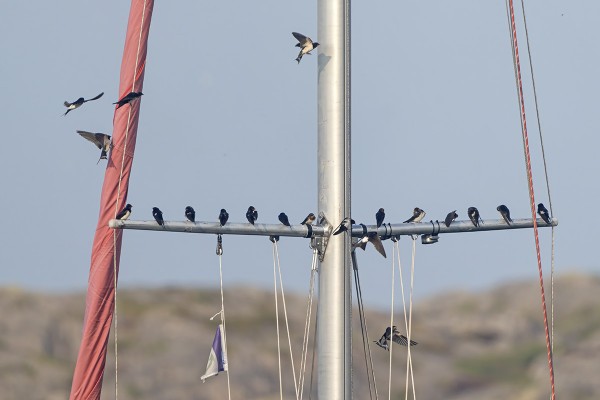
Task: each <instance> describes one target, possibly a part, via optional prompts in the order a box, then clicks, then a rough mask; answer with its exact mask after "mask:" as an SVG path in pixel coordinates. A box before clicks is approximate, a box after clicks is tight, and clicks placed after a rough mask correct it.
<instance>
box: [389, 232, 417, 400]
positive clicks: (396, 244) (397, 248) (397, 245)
mask: <svg viewBox="0 0 600 400" xmlns="http://www.w3.org/2000/svg"><path fill="white" fill-rule="evenodd" d="M392 252H393V253H395V254H396V256H397V257H398V275H399V276H400V290H401V292H402V308H403V311H404V331H405V332H406V334H407V335H408V319H407V317H406V300H405V299H406V296H405V295H404V280H403V278H402V263H401V260H400V242H399V241H398V240H396V241H395V242H394V247H393V248H392ZM392 256H394V254H392ZM409 344H410V342H409ZM406 356H407V358H408V357H409V353H407V355H406ZM408 361H409V369H407V370H406V379H407V381H408V374H409V373H410V376H411V377H412V376H413V366H412V357H410V358H408ZM412 382H413V393H414V391H415V389H414V385H415V384H414V379H412ZM406 390H407V391H408V384H407V385H406ZM407 395H408V394H407Z"/></svg>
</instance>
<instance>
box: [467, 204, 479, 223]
mask: <svg viewBox="0 0 600 400" xmlns="http://www.w3.org/2000/svg"><path fill="white" fill-rule="evenodd" d="M467 215H468V216H469V219H470V220H471V222H472V223H473V225H474V226H479V221H480V220H481V221H482V222H483V220H482V219H481V217H480V216H479V210H477V208H475V207H469V209H468V210H467Z"/></svg>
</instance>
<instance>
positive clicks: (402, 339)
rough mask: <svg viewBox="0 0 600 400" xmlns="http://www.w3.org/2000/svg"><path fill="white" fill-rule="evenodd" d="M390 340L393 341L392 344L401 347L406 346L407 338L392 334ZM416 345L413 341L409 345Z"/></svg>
mask: <svg viewBox="0 0 600 400" xmlns="http://www.w3.org/2000/svg"><path fill="white" fill-rule="evenodd" d="M392 340H393V341H394V343H398V344H400V345H402V346H408V338H407V337H406V336H404V335H398V334H394V336H393V337H392ZM417 344H418V343H417V342H415V341H414V340H411V341H410V345H411V346H415V345H417Z"/></svg>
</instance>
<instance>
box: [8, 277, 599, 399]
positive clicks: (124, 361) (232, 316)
mask: <svg viewBox="0 0 600 400" xmlns="http://www.w3.org/2000/svg"><path fill="white" fill-rule="evenodd" d="M556 290H557V302H556V309H555V317H556V323H555V332H556V334H555V335H556V336H555V343H556V344H555V370H556V371H555V373H556V390H557V397H558V398H564V399H570V400H577V399H598V398H600V380H598V379H597V374H598V371H599V370H600V294H599V293H600V278H598V277H592V276H565V277H562V278H561V279H558V280H557V282H556ZM225 295H226V298H225V308H226V310H227V332H228V345H229V362H230V368H231V371H230V379H231V390H232V398H234V399H267V400H268V399H278V398H279V381H278V373H277V365H278V362H277V339H276V328H275V317H274V315H275V312H274V301H273V294H272V293H268V292H262V291H257V290H254V289H249V288H236V289H229V290H228V291H227V292H226V293H225ZM286 301H287V308H288V314H289V316H290V330H291V335H292V341H293V346H294V347H293V354H294V359H295V361H296V365H298V364H299V360H300V348H301V343H302V335H303V331H304V318H305V312H306V304H305V302H306V299H305V298H302V297H299V296H293V295H292V294H288V295H287V296H286ZM84 302H85V299H84V295H83V294H81V293H78V294H66V295H48V294H39V293H30V292H26V291H23V290H19V289H15V288H1V289H0V313H1V315H0V393H2V395H1V396H0V397H1V398H2V399H3V400H17V399H18V400H24V399H27V400H38V399H39V400H41V399H44V400H59V399H60V400H64V399H67V398H68V394H69V390H70V382H71V378H72V373H73V367H74V363H75V360H76V357H77V351H78V346H79V340H80V335H81V324H82V319H83V309H84ZM219 302H220V296H219V294H218V292H217V291H215V290H213V289H181V288H164V289H149V290H144V289H136V290H122V291H120V292H119V300H118V308H119V314H118V317H119V321H118V322H119V353H118V359H119V399H122V400H135V399H145V400H153V399H157V400H158V399H161V400H184V399H185V400H189V399H222V398H226V396H227V386H226V384H227V379H226V376H225V375H224V374H220V375H219V376H217V377H214V378H211V379H209V380H208V381H207V382H206V383H204V384H203V383H201V381H200V376H201V375H202V374H203V373H204V370H205V367H206V361H207V357H208V352H209V349H210V345H211V343H212V339H213V336H214V331H215V328H216V325H215V322H214V321H209V319H208V318H209V317H211V316H212V315H214V314H215V313H216V312H217V311H218V310H219V307H220V304H219ZM279 306H280V310H281V302H280V303H279ZM401 318H402V316H401V315H398V316H397V321H402V319H401ZM366 319H367V322H368V329H369V334H370V336H371V337H370V338H369V340H370V341H371V344H373V343H372V340H376V339H378V338H379V336H380V335H381V333H382V330H383V329H385V327H386V326H387V325H388V324H387V322H386V321H388V319H389V316H387V315H385V313H384V312H381V311H374V310H366ZM281 322H282V324H281V325H280V328H281V332H282V339H284V340H282V343H283V344H284V349H285V350H284V351H283V352H282V360H283V362H282V367H283V380H284V382H283V387H284V391H285V397H286V398H288V399H290V398H294V383H293V378H292V372H291V365H290V361H289V359H290V357H289V352H288V350H287V339H285V338H284V336H283V334H284V333H285V326H284V325H283V319H281ZM397 325H398V326H399V327H400V326H403V323H397ZM401 330H402V331H403V330H404V329H401ZM313 331H314V326H313ZM340 334H343V333H340ZM413 337H414V339H415V340H417V341H418V342H419V345H418V346H416V347H413V352H412V353H413V366H414V373H415V384H416V392H417V395H418V398H420V399H433V400H435V399H454V400H459V399H460V400H471V399H473V400H474V399H517V400H529V399H531V400H534V399H535V400H538V399H539V400H547V399H548V398H549V378H548V367H547V359H546V349H545V341H544V329H543V324H542V318H541V307H540V300H539V288H538V287H537V283H536V282H520V283H514V284H509V285H504V286H500V287H497V288H495V289H492V290H490V291H487V292H481V293H464V292H460V293H447V294H444V295H441V296H437V297H435V298H431V299H429V300H426V301H422V302H420V303H418V304H417V305H416V306H415V309H414V319H413ZM111 342H112V337H111ZM311 345H312V344H311ZM353 347H354V376H355V379H354V393H355V394H354V398H355V399H368V398H369V387H368V383H367V377H366V373H365V367H364V365H365V361H364V353H363V351H362V340H361V336H360V329H359V321H358V314H357V312H356V311H355V312H354V342H353ZM311 348H312V347H311ZM371 352H372V354H373V361H374V364H375V375H376V381H377V390H378V394H379V397H380V398H387V395H388V389H387V388H388V367H389V364H388V362H389V359H388V356H389V353H388V352H386V351H385V350H382V349H380V348H379V347H377V346H371ZM109 354H110V355H109V358H108V360H107V372H106V377H105V381H104V389H103V396H102V397H103V399H113V398H114V376H115V374H114V365H115V363H114V347H113V345H112V343H111V345H110V350H109ZM392 355H393V360H392V377H393V378H392V398H395V399H400V398H404V382H405V379H406V375H405V374H406V369H405V368H406V348H401V347H400V346H395V347H394V351H393V354H392ZM309 365H310V363H309ZM296 369H298V367H296ZM315 380H316V373H315ZM309 383H310V373H309V372H307V378H306V387H305V398H308V396H307V394H308V391H309V389H308V386H309ZM313 398H316V396H315V395H314V394H313Z"/></svg>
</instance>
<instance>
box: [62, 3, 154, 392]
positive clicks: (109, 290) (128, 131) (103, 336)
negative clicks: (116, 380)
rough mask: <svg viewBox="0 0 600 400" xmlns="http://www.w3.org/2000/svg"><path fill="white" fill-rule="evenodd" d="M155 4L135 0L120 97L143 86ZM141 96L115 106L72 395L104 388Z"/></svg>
mask: <svg viewBox="0 0 600 400" xmlns="http://www.w3.org/2000/svg"><path fill="white" fill-rule="evenodd" d="M153 8H154V0H132V1H131V10H130V12H129V22H128V26H127V37H126V38H125V49H124V51H123V62H122V64H121V77H120V79H121V81H120V85H119V99H122V98H124V97H125V96H126V95H127V94H129V93H130V92H141V91H142V89H143V84H144V71H145V67H146V51H147V44H148V33H149V31H150V20H151V19H152V9H153ZM140 101H141V97H138V98H137V99H135V100H133V101H131V102H130V103H128V104H125V105H123V106H122V107H120V108H118V109H116V110H115V115H114V120H113V134H112V143H113V147H112V151H111V154H110V158H109V160H108V165H107V167H106V173H105V175H104V185H103V187H102V196H101V199H100V215H99V218H98V226H97V227H96V235H95V236H94V244H93V247H92V260H91V266H90V275H89V280H88V291H87V297H86V305H85V316H84V319H83V334H82V339H81V345H80V347H79V355H78V356H77V364H76V365H75V372H74V374H73V383H72V385H71V396H70V400H92V399H94V400H99V399H100V392H101V391H102V379H103V377H104V365H105V363H106V351H107V346H108V337H109V332H110V327H111V324H112V320H113V310H114V299H115V284H116V281H117V279H116V277H117V276H118V271H119V259H120V255H121V242H122V237H123V236H122V235H123V231H121V230H113V229H110V228H109V227H108V221H110V220H111V219H113V218H115V216H116V214H117V213H118V212H119V211H120V210H121V209H122V208H123V207H124V206H125V204H126V203H127V191H128V188H129V175H130V173H131V166H132V163H133V154H134V150H135V142H136V138H137V128H138V119H139V112H140ZM115 107H116V106H115ZM134 211H135V209H134ZM115 264H116V265H115ZM115 272H116V276H115Z"/></svg>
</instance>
